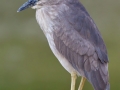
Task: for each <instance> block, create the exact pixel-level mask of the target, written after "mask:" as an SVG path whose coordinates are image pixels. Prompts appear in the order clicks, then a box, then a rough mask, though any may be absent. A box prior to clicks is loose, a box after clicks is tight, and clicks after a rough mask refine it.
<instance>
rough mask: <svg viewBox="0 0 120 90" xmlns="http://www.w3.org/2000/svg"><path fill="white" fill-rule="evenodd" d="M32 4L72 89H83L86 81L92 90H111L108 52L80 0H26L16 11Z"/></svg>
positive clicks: (38, 21)
mask: <svg viewBox="0 0 120 90" xmlns="http://www.w3.org/2000/svg"><path fill="white" fill-rule="evenodd" d="M29 7H31V8H32V9H35V10H36V20H37V23H38V25H39V26H40V28H41V29H42V31H43V33H44V34H45V36H46V38H47V41H48V44H49V46H50V49H51V50H52V52H53V54H54V55H55V56H56V58H57V59H58V61H59V62H60V63H61V65H62V66H63V67H64V68H65V70H67V71H68V72H69V73H70V74H71V90H75V84H76V79H77V77H79V76H81V82H80V85H79V87H78V90H83V87H84V83H85V81H86V80H88V81H89V83H90V84H91V85H92V87H93V89H94V90H110V83H109V71H108V63H109V59H108V54H107V49H106V45H105V43H104V41H103V39H102V36H101V33H100V31H99V30H98V28H97V25H96V24H95V22H94V21H93V19H92V18H91V16H90V15H89V13H88V12H87V10H86V9H85V7H84V6H83V4H82V3H81V1H79V0H28V1H26V2H25V3H24V4H23V5H22V6H21V7H20V8H19V9H18V10H17V12H20V11H23V10H25V9H27V8H29Z"/></svg>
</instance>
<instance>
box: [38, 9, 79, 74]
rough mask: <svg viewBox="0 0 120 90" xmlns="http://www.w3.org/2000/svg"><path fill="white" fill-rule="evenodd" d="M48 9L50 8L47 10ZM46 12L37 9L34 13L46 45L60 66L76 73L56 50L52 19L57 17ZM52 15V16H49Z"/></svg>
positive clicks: (55, 14)
mask: <svg viewBox="0 0 120 90" xmlns="http://www.w3.org/2000/svg"><path fill="white" fill-rule="evenodd" d="M49 9H50V8H49ZM48 13H49V12H46V10H45V9H44V8H42V9H39V10H37V11H36V19H37V22H38V24H39V25H40V27H41V29H42V30H43V32H44V34H45V36H46V38H47V40H48V44H49V46H50V48H51V50H52V52H53V54H54V55H55V56H56V57H57V59H58V60H59V62H60V63H61V65H62V66H63V67H64V68H65V69H66V70H67V71H68V72H69V73H72V72H76V73H77V71H76V70H75V69H74V68H73V67H72V66H71V64H70V63H69V62H68V60H67V59H66V58H65V57H64V56H63V55H62V54H61V53H60V52H59V51H58V50H57V48H56V45H55V43H54V38H53V32H54V30H55V29H54V28H55V24H56V23H55V22H54V21H53V19H55V16H57V13H55V12H54V13H53V14H54V15H53V14H52V13H51V14H50V13H49V15H48ZM50 15H52V16H50Z"/></svg>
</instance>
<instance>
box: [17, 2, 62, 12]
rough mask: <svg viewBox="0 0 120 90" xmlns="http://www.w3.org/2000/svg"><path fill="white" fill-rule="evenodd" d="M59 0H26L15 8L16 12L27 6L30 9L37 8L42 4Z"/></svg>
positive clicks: (51, 3)
mask: <svg viewBox="0 0 120 90" xmlns="http://www.w3.org/2000/svg"><path fill="white" fill-rule="evenodd" d="M60 1H61V0H28V1H27V2H25V3H24V4H23V5H22V6H21V7H20V8H19V9H18V10H17V12H20V11H22V10H25V9H27V8H29V7H31V8H32V9H39V8H41V7H42V6H44V5H53V4H54V5H55V4H57V3H59V2H60Z"/></svg>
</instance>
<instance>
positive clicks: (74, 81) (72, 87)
mask: <svg viewBox="0 0 120 90" xmlns="http://www.w3.org/2000/svg"><path fill="white" fill-rule="evenodd" d="M76 79H77V75H76V73H75V72H73V73H71V90H75V83H76Z"/></svg>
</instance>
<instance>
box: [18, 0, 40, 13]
mask: <svg viewBox="0 0 120 90" xmlns="http://www.w3.org/2000/svg"><path fill="white" fill-rule="evenodd" d="M36 2H38V0H28V1H27V2H25V3H24V4H23V5H22V6H21V7H20V8H19V9H18V10H17V12H20V11H22V10H25V9H27V8H29V7H32V6H34V5H35V4H36Z"/></svg>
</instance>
